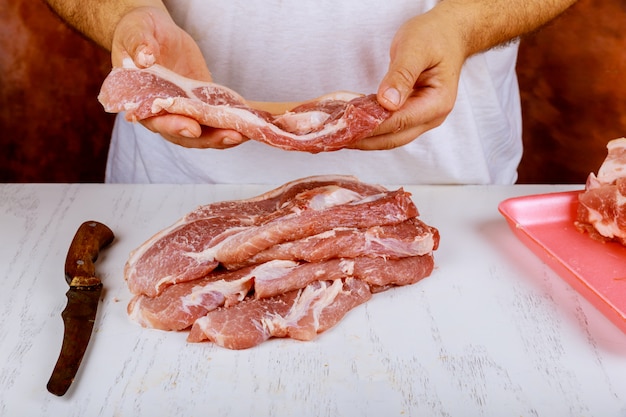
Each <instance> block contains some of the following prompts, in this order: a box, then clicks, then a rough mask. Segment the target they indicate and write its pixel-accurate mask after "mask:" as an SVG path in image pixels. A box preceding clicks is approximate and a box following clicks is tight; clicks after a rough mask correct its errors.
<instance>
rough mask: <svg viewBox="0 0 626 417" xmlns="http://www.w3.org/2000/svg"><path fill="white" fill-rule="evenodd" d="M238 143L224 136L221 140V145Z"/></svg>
mask: <svg viewBox="0 0 626 417" xmlns="http://www.w3.org/2000/svg"><path fill="white" fill-rule="evenodd" d="M239 142H241V141H239V140H237V139H235V138H231V137H230V136H224V138H223V139H222V144H224V145H237V144H238V143H239Z"/></svg>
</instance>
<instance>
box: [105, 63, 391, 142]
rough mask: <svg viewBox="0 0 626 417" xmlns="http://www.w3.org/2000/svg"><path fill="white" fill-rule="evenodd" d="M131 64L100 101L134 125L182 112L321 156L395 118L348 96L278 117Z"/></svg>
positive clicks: (227, 93) (211, 88) (213, 87)
mask: <svg viewBox="0 0 626 417" xmlns="http://www.w3.org/2000/svg"><path fill="white" fill-rule="evenodd" d="M125 65H126V66H125V67H122V68H114V69H113V70H112V71H111V73H110V74H109V75H108V76H107V78H106V79H105V80H104V83H103V84H102V88H101V91H100V94H99V96H98V99H99V100H100V102H101V103H102V105H103V106H104V109H105V110H106V111H108V112H111V113H120V112H124V111H125V112H126V119H128V120H130V121H137V120H143V119H147V118H149V117H153V116H158V115H162V114H167V113H169V114H181V115H184V116H187V117H190V118H192V119H195V120H196V121H198V123H200V124H201V125H206V126H211V127H216V128H221V129H232V130H236V131H238V132H239V133H241V134H242V135H243V136H245V137H247V138H249V139H253V140H257V141H260V142H264V143H267V144H268V145H272V146H275V147H278V148H281V149H285V150H297V151H306V152H311V153H318V152H323V151H334V150H338V149H342V148H345V147H347V146H349V145H350V144H352V143H354V142H356V141H357V140H359V139H361V138H364V137H366V136H368V135H369V134H370V133H371V132H372V131H373V130H374V129H375V128H376V127H378V125H380V124H381V123H382V122H383V121H384V120H385V119H387V118H388V117H389V116H390V112H388V111H387V110H385V109H384V108H383V107H382V106H381V105H380V104H379V103H378V101H377V100H376V95H374V94H370V95H367V96H362V95H359V94H353V93H345V92H341V93H337V94H330V95H328V96H326V97H325V98H324V99H319V100H313V101H309V102H307V103H305V104H303V105H301V106H298V107H296V108H294V109H292V110H290V111H288V112H286V113H284V114H280V115H272V114H270V113H268V112H265V111H261V110H258V109H254V108H252V107H250V106H248V104H247V103H246V100H245V99H244V98H243V97H241V96H240V95H239V94H237V93H236V92H234V91H232V90H230V89H228V88H226V87H224V86H222V85H218V84H214V83H208V82H200V81H196V80H192V79H189V78H185V77H182V76H181V75H178V74H176V73H174V72H172V71H170V70H168V69H166V68H164V67H162V66H160V65H153V66H151V67H148V68H145V69H138V68H137V67H135V66H134V64H132V61H128V60H127V61H125Z"/></svg>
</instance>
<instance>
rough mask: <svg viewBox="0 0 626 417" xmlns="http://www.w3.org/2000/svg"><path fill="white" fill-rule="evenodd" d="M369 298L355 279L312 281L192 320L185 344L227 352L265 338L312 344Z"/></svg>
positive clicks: (367, 291)
mask: <svg viewBox="0 0 626 417" xmlns="http://www.w3.org/2000/svg"><path fill="white" fill-rule="evenodd" d="M371 297H372V294H371V292H370V291H369V286H368V285H367V284H366V283H365V282H363V281H360V280H357V279H352V278H347V279H346V280H341V279H337V280H335V281H316V282H314V283H312V284H310V285H308V286H307V287H306V288H304V289H302V290H297V291H291V292H288V293H285V294H282V295H279V296H276V297H272V298H266V299H254V298H251V299H246V300H244V301H242V302H241V303H239V304H237V305H235V306H233V307H230V308H218V309H216V310H213V311H211V312H209V313H208V314H207V315H206V316H204V317H202V318H200V319H198V320H196V322H195V323H194V324H193V326H192V328H191V332H190V333H189V336H188V338H187V340H188V341H189V342H202V341H204V340H209V341H211V342H213V343H215V344H217V345H218V346H222V347H226V348H228V349H247V348H251V347H253V346H256V345H258V344H260V343H262V342H264V341H265V340H267V339H269V338H270V337H291V338H293V339H297V340H311V339H313V338H315V336H317V334H318V333H321V332H323V331H325V330H327V329H329V328H330V327H332V326H334V325H335V324H336V323H338V322H339V321H340V320H341V319H342V318H343V317H344V316H345V314H346V313H347V312H348V311H350V310H351V309H353V308H354V307H356V306H358V305H359V304H362V303H364V302H365V301H367V300H369V299H370V298H371Z"/></svg>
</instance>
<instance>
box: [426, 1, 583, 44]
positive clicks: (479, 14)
mask: <svg viewBox="0 0 626 417" xmlns="http://www.w3.org/2000/svg"><path fill="white" fill-rule="evenodd" d="M574 3H576V0H443V1H441V2H440V3H439V4H438V5H437V7H435V8H434V9H433V10H432V12H433V13H442V14H444V20H446V21H449V22H450V24H452V25H454V26H456V30H460V31H461V36H462V37H463V40H464V44H465V48H466V51H465V52H466V56H470V55H473V54H475V53H477V52H481V51H484V50H487V49H489V48H492V47H494V46H496V45H499V44H502V43H505V42H508V41H510V40H512V39H515V38H517V37H519V36H522V35H524V34H527V33H530V32H532V31H534V30H536V29H537V28H539V27H541V26H542V25H544V24H546V23H547V22H549V21H550V20H552V19H554V18H555V17H557V16H558V15H559V14H561V13H562V12H563V11H565V10H566V9H567V8H568V7H570V6H571V5H573V4H574Z"/></svg>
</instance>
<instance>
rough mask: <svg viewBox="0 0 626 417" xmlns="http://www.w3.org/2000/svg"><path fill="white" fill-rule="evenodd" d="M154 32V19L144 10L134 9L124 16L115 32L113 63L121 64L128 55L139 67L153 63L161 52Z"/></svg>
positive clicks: (112, 49) (112, 51) (115, 64)
mask: <svg viewBox="0 0 626 417" xmlns="http://www.w3.org/2000/svg"><path fill="white" fill-rule="evenodd" d="M154 32H155V29H154V23H153V20H152V19H151V18H149V16H147V15H146V13H143V10H141V9H140V10H134V11H131V12H130V13H128V14H127V15H126V16H124V17H123V18H122V20H120V22H119V23H118V25H117V27H116V28H115V32H114V34H113V45H112V48H111V56H112V60H113V65H114V66H120V65H121V64H122V61H123V60H124V59H125V58H128V57H130V58H131V59H132V60H133V62H134V64H135V65H136V66H137V67H139V68H146V67H149V66H151V65H153V64H154V63H155V62H156V60H157V59H158V56H159V52H160V47H159V43H158V41H157V40H156V39H155V37H154Z"/></svg>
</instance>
